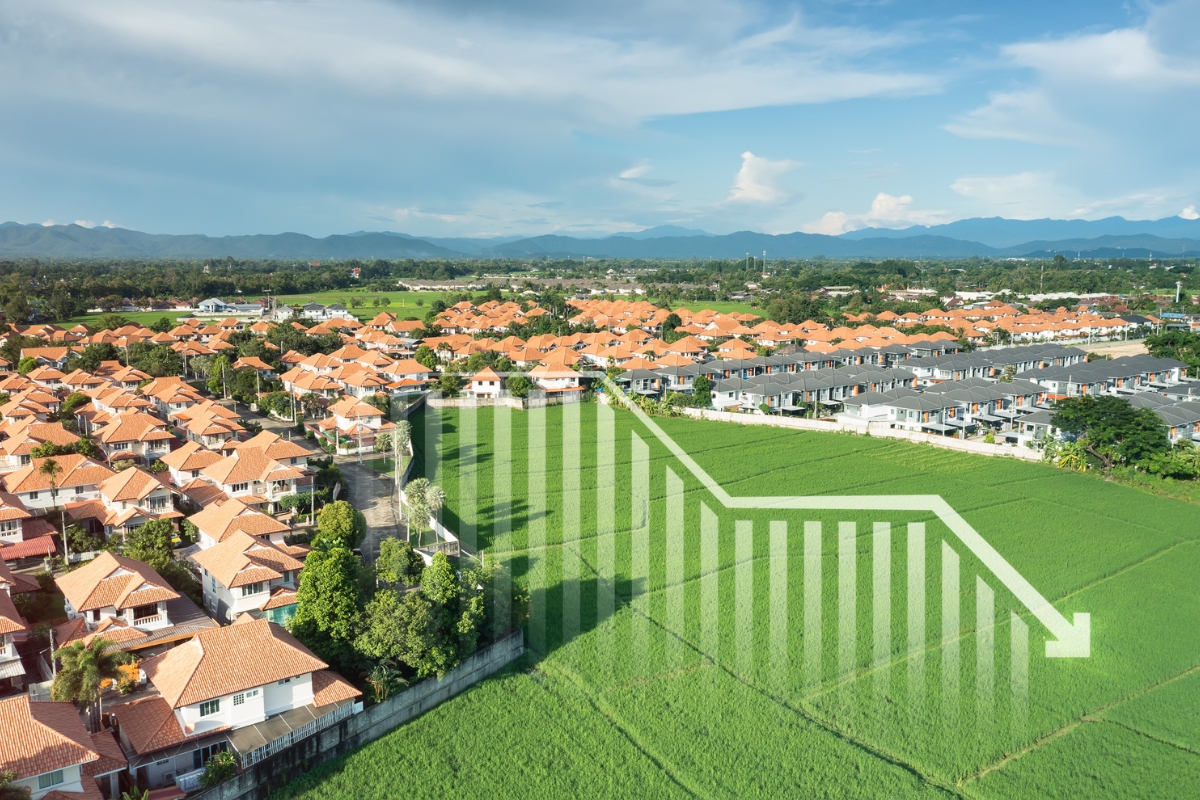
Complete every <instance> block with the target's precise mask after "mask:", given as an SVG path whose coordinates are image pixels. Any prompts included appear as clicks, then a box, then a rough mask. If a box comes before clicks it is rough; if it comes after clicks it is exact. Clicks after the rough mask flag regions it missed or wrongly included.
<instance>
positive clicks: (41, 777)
mask: <svg viewBox="0 0 1200 800" xmlns="http://www.w3.org/2000/svg"><path fill="white" fill-rule="evenodd" d="M0 731H4V735H3V736H0V772H11V773H13V774H14V775H15V776H16V777H15V780H14V781H13V784H12V785H13V787H14V788H16V789H17V790H18V791H20V790H24V791H25V792H26V793H27V795H26V796H27V797H29V798H30V800H41V798H47V800H74V799H75V798H78V800H97V798H103V797H117V796H119V790H118V789H117V786H116V782H115V781H114V780H113V777H114V776H115V774H116V773H117V772H120V771H121V770H124V769H125V768H126V767H127V764H128V762H127V761H126V759H125V756H124V754H123V753H122V752H121V749H120V748H119V747H118V746H117V743H116V741H115V740H114V739H113V735H112V733H110V732H108V731H101V732H99V733H92V734H89V733H88V731H87V728H85V727H84V725H83V720H82V719H81V718H80V716H79V713H78V712H77V711H76V710H75V706H74V705H73V704H71V703H54V702H43V701H35V700H32V699H30V698H29V696H28V695H17V696H16V697H6V698H4V699H3V700H0Z"/></svg>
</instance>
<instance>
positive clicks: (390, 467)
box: [363, 455, 411, 477]
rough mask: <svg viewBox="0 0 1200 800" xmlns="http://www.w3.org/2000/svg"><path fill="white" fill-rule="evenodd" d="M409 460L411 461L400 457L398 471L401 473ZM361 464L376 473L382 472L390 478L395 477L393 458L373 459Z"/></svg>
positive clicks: (406, 457)
mask: <svg viewBox="0 0 1200 800" xmlns="http://www.w3.org/2000/svg"><path fill="white" fill-rule="evenodd" d="M410 460H411V459H410V458H409V457H408V456H404V455H402V456H400V470H401V471H402V472H403V470H404V468H405V467H406V466H408V462H409V461H410ZM363 464H365V465H366V466H368V467H370V468H371V469H373V470H375V471H376V472H382V473H383V474H384V475H389V476H391V477H395V476H396V460H395V459H394V458H391V457H385V458H373V459H371V460H370V461H364V462H363Z"/></svg>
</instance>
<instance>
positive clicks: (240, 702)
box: [233, 694, 246, 706]
mask: <svg viewBox="0 0 1200 800" xmlns="http://www.w3.org/2000/svg"><path fill="white" fill-rule="evenodd" d="M233 704H234V705H235V706H244V705H245V704H246V695H244V694H235V695H234V696H233Z"/></svg>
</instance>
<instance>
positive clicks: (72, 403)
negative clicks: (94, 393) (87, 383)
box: [58, 392, 92, 419]
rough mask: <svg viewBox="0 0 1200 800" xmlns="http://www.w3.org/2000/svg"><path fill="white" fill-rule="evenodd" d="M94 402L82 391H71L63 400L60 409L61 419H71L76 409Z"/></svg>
mask: <svg viewBox="0 0 1200 800" xmlns="http://www.w3.org/2000/svg"><path fill="white" fill-rule="evenodd" d="M90 402H92V398H90V397H88V396H87V395H86V394H83V393H82V392H71V393H70V394H69V395H67V397H66V399H65V400H63V401H62V405H61V406H59V409H58V418H59V419H71V418H73V417H74V416H75V409H77V408H79V407H80V406H84V405H87V404H88V403H90Z"/></svg>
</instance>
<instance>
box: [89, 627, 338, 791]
mask: <svg viewBox="0 0 1200 800" xmlns="http://www.w3.org/2000/svg"><path fill="white" fill-rule="evenodd" d="M140 666H141V668H142V671H143V672H144V673H145V674H146V678H147V680H148V681H149V683H150V684H151V685H152V687H153V690H154V692H155V693H153V694H150V695H148V696H145V697H142V698H139V699H137V700H134V701H133V702H131V703H125V704H121V705H115V706H112V707H111V709H112V714H113V716H114V717H115V718H116V720H117V730H118V732H119V736H120V742H121V746H122V748H123V749H124V750H125V752H126V753H127V754H128V756H129V772H130V774H131V776H132V777H134V778H135V779H136V780H137V781H138V783H139V784H141V785H143V786H148V787H150V788H151V789H156V788H160V787H162V786H168V785H170V784H172V783H174V784H176V785H177V786H179V787H180V788H182V789H184V790H193V789H196V788H199V776H200V775H201V774H203V769H204V765H205V763H206V762H207V761H208V759H209V758H211V757H212V756H213V755H214V754H216V753H218V752H221V751H223V750H232V751H233V752H234V753H235V754H236V755H237V757H238V761H239V762H240V764H241V765H242V766H249V765H251V764H254V763H256V762H257V761H259V760H261V758H263V757H264V756H265V755H267V754H268V753H269V752H274V750H275V749H277V748H278V747H279V744H277V743H276V740H278V739H281V738H285V739H287V740H289V741H291V740H292V739H293V734H292V732H293V731H294V730H295V729H297V728H301V727H304V728H306V729H307V730H308V731H310V732H311V733H316V732H317V731H319V730H321V729H323V728H325V727H328V726H329V725H331V724H334V723H335V722H337V721H340V720H341V719H344V718H345V717H347V716H349V715H350V714H353V713H356V712H357V711H360V710H361V709H362V705H361V703H356V702H355V700H356V699H357V698H358V697H359V696H360V695H361V692H359V691H358V690H357V689H355V688H354V687H353V686H352V685H351V684H350V683H349V682H348V681H346V679H344V678H342V677H341V676H340V675H338V674H337V673H335V672H331V671H330V670H329V669H328V665H327V664H326V663H325V662H323V661H321V660H320V659H319V658H317V657H316V656H315V655H313V654H312V652H311V651H310V650H309V649H308V648H306V647H305V646H304V645H302V644H301V643H300V642H299V641H297V640H296V639H295V638H294V637H293V636H292V635H291V634H289V633H288V632H287V631H285V630H284V629H283V628H282V627H280V626H279V625H277V624H275V623H273V622H270V621H269V620H265V619H254V618H253V617H251V616H249V615H243V616H241V617H239V618H238V619H237V621H236V622H235V623H234V624H233V625H230V626H228V627H224V628H213V629H211V630H207V631H203V632H201V633H199V634H197V635H196V636H195V637H194V638H193V639H192V640H191V641H189V642H187V643H185V644H182V645H180V646H178V647H175V648H173V649H171V650H168V651H167V652H165V653H162V654H161V655H158V656H155V657H154V658H149V659H146V660H144V661H142V662H141V664H140ZM281 717H282V720H281V719H279V718H281Z"/></svg>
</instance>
